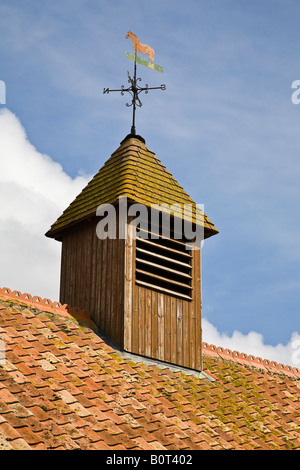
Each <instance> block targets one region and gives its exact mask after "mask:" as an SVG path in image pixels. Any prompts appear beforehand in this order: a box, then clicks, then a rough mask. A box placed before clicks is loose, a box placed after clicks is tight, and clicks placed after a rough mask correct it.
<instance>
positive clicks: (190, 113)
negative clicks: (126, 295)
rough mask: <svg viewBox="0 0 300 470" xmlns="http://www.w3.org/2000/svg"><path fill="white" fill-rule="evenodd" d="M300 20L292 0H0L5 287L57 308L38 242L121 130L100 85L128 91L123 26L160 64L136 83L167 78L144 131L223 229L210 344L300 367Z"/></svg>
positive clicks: (48, 259)
mask: <svg viewBox="0 0 300 470" xmlns="http://www.w3.org/2000/svg"><path fill="white" fill-rule="evenodd" d="M299 21H300V3H299V1H298V0H251V2H249V1H247V0H186V1H185V2H184V8H183V2H182V1H178V0H159V1H158V0H151V1H150V2H149V0H148V1H147V2H146V1H144V0H111V1H109V2H108V1H104V0H51V1H50V0H26V2H24V1H22V0H0V31H1V41H0V80H1V82H0V85H2V86H1V87H0V103H1V104H0V204H1V211H0V260H1V261H0V287H8V288H10V289H11V290H19V291H21V292H22V293H24V292H28V293H30V294H31V295H39V296H42V297H46V298H50V299H51V300H53V301H56V300H58V299H59V276H60V249H61V247H60V243H59V242H56V241H54V240H50V239H48V238H46V237H45V235H44V234H45V232H46V231H47V230H48V229H49V228H50V226H51V224H52V223H53V222H55V220H56V219H57V217H58V216H59V215H60V214H61V213H62V211H63V210H64V209H65V208H66V207H67V206H68V205H69V203H70V202H71V201H72V200H73V199H74V198H75V197H76V195H77V194H78V193H79V192H80V191H81V189H82V188H83V187H84V186H85V185H86V184H87V182H88V181H89V180H90V179H91V177H92V176H93V175H94V174H95V173H97V171H98V170H99V169H100V168H101V167H102V165H103V164H104V163H105V161H106V160H107V159H108V158H109V157H110V155H111V154H112V153H113V152H114V151H115V150H116V149H117V148H118V146H119V144H120V142H121V141H122V140H123V138H124V137H125V136H126V135H127V134H128V133H129V132H130V128H131V118H132V115H131V108H128V107H127V106H126V103H127V102H128V101H129V95H127V96H121V94H120V93H111V94H109V95H107V94H103V89H104V88H107V87H109V88H111V89H114V88H120V87H121V85H124V86H125V87H126V86H127V83H128V82H127V80H128V77H127V71H129V72H130V73H131V74H132V72H133V63H132V62H131V61H130V60H129V59H128V58H127V57H126V55H125V52H126V51H128V52H133V48H132V43H131V40H130V39H126V33H127V31H128V30H131V31H133V32H134V33H135V34H136V35H137V36H138V38H139V40H140V41H141V42H142V43H144V44H148V45H150V46H151V47H152V48H153V49H154V50H155V63H156V64H158V65H160V66H162V67H163V73H162V74H161V73H159V72H156V71H153V70H150V69H148V68H146V67H143V66H138V70H137V74H138V77H140V78H141V79H142V81H141V82H140V84H141V85H145V84H149V86H153V87H154V86H160V85H161V84H165V85H166V90H164V91H163V90H152V91H149V93H148V94H141V95H140V98H141V101H142V103H143V106H142V107H141V108H140V109H137V114H136V129H137V133H138V134H140V135H142V136H143V137H144V139H145V140H146V145H147V146H148V147H149V148H150V150H152V151H153V152H154V153H155V154H156V155H157V157H158V158H159V159H160V160H161V161H162V163H163V164H164V165H165V166H166V167H167V168H168V170H169V171H170V172H171V173H172V174H173V176H174V177H175V179H176V180H177V181H178V182H179V183H180V184H181V185H182V186H183V187H184V189H185V190H186V192H187V193H188V194H189V195H190V196H191V197H192V199H193V200H194V201H195V202H196V203H197V204H199V205H204V210H205V213H206V214H207V215H208V217H209V219H210V220H211V221H212V222H213V223H214V224H215V226H216V228H217V229H218V230H219V234H218V235H216V236H214V237H212V238H209V239H208V240H206V241H205V243H204V246H203V257H202V273H203V274H202V295H203V340H204V341H206V342H208V343H211V344H215V345H217V346H223V347H228V348H230V349H233V350H238V351H240V352H245V353H247V354H250V353H251V354H254V355H256V356H259V357H263V358H267V359H271V360H272V359H273V360H275V361H277V362H279V363H284V364H290V365H292V366H298V367H299V366H300V361H299V358H300V354H298V353H299V349H300V324H299V310H300V298H299V290H300V269H299V264H300V244H299V231H300V211H299V208H300V207H299V206H300V204H299V201H300V184H299V181H300V132H299V124H300V104H299V103H298V101H299V99H298V94H297V89H298V87H299V85H300V82H299V83H298V84H297V80H300V33H299ZM140 55H141V56H143V55H142V54H140ZM143 57H144V58H146V56H143ZM3 85H4V87H5V92H6V93H5V96H4V92H3ZM293 86H294V88H292V87H293ZM299 97H300V93H299ZM295 358H296V359H295Z"/></svg>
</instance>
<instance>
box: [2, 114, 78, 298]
mask: <svg viewBox="0 0 300 470" xmlns="http://www.w3.org/2000/svg"><path fill="white" fill-rule="evenodd" d="M86 183H87V179H86V178H84V177H81V176H78V177H76V178H75V179H72V178H70V177H69V176H68V175H67V174H66V173H65V172H64V170H63V168H62V167H61V165H60V164H58V163H56V162H54V161H53V160H52V159H51V158H50V157H48V156H47V155H42V154H41V153H39V152H38V151H37V150H36V149H35V147H34V146H33V145H32V144H31V143H30V142H29V140H28V139H27V136H26V132H25V130H24V128H23V126H22V125H21V123H20V121H19V120H18V118H17V117H16V116H15V115H14V114H13V113H12V112H11V111H9V110H8V109H2V110H1V112H0V205H1V212H0V259H1V264H0V286H1V287H9V288H10V289H12V290H20V291H21V292H28V293H30V294H32V295H40V296H43V297H48V298H50V299H51V300H53V301H55V300H58V296H59V292H58V284H59V265H60V259H59V258H60V243H58V242H56V241H53V240H49V239H48V238H46V237H45V235H44V234H45V232H46V231H47V230H48V229H49V228H50V225H51V224H52V223H53V222H55V220H56V219H57V217H58V216H59V215H60V214H61V213H62V211H63V210H64V209H65V208H66V207H67V206H68V204H69V203H70V202H71V201H72V200H73V199H74V198H75V197H76V195H77V194H78V193H79V192H80V191H81V189H82V187H83V186H84V185H85V184H86Z"/></svg>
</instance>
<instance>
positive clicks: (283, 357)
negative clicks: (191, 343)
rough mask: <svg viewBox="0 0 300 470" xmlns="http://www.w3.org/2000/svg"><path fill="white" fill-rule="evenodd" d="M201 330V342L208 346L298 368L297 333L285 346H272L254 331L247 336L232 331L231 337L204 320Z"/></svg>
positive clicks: (299, 342)
mask: <svg viewBox="0 0 300 470" xmlns="http://www.w3.org/2000/svg"><path fill="white" fill-rule="evenodd" d="M202 330H203V341H204V342H206V343H208V344H214V345H215V346H217V347H218V346H222V347H223V348H228V349H231V350H232V351H238V352H243V353H245V354H253V355H255V356H256V357H261V358H262V359H269V360H272V361H275V362H277V363H278V364H279V363H281V364H285V365H290V366H292V367H300V334H299V333H297V332H294V333H292V335H291V338H290V340H289V341H288V342H287V344H285V345H284V344H280V343H279V344H277V345H275V346H273V345H270V344H265V342H264V338H263V335H262V334H260V333H257V332H255V331H250V332H249V333H248V334H243V333H241V332H239V331H234V332H233V334H232V336H228V335H226V334H225V333H220V332H219V331H218V330H217V328H216V327H215V326H213V325H212V324H211V323H209V322H208V320H207V319H205V318H203V320H202Z"/></svg>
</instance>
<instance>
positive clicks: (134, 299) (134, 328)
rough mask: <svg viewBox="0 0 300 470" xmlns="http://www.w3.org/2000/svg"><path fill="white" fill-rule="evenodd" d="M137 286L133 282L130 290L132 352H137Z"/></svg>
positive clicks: (138, 331)
mask: <svg viewBox="0 0 300 470" xmlns="http://www.w3.org/2000/svg"><path fill="white" fill-rule="evenodd" d="M139 310H140V305H139V287H138V286H136V285H135V284H134V283H133V291H132V339H131V344H132V352H133V353H135V354H139V333H140V329H139Z"/></svg>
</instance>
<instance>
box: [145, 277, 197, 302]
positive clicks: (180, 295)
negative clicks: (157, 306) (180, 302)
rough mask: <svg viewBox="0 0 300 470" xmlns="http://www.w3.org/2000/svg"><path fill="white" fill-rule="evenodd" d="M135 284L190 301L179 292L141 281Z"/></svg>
mask: <svg viewBox="0 0 300 470" xmlns="http://www.w3.org/2000/svg"><path fill="white" fill-rule="evenodd" d="M136 283H137V284H139V285H141V286H145V287H150V288H152V289H156V290H159V291H161V292H164V293H166V294H171V295H175V296H176V297H180V298H182V299H186V300H191V296H190V295H185V294H181V293H180V292H177V291H176V290H172V289H166V288H165V287H160V286H157V285H156V284H151V283H149V282H145V281H141V280H139V279H137V280H136Z"/></svg>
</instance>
